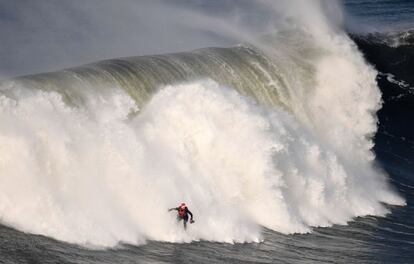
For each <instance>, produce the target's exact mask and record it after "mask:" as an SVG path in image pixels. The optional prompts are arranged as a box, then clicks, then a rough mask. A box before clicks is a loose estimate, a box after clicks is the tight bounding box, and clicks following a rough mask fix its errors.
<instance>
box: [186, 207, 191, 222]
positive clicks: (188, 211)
mask: <svg viewBox="0 0 414 264" xmlns="http://www.w3.org/2000/svg"><path fill="white" fill-rule="evenodd" d="M186 211H187V213H188V214H189V215H191V220H193V213H191V212H190V210H188V208H186Z"/></svg>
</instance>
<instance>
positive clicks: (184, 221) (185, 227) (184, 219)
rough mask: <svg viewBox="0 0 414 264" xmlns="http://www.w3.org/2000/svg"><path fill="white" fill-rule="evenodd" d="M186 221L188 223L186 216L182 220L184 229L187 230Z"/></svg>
mask: <svg viewBox="0 0 414 264" xmlns="http://www.w3.org/2000/svg"><path fill="white" fill-rule="evenodd" d="M187 221H188V216H185V217H184V218H183V223H184V229H187Z"/></svg>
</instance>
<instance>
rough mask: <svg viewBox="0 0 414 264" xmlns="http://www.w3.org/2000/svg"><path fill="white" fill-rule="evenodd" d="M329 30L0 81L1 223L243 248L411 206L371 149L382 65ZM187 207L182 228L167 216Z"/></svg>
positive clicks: (80, 235)
mask: <svg viewBox="0 0 414 264" xmlns="http://www.w3.org/2000/svg"><path fill="white" fill-rule="evenodd" d="M323 33H324V34H323V35H321V32H316V33H315V32H313V33H312V32H309V31H306V30H305V31H300V30H295V31H292V30H291V31H283V32H279V33H278V34H277V35H276V36H275V37H272V38H271V39H268V40H266V41H267V45H265V46H260V45H256V46H248V45H240V46H237V47H231V48H207V49H200V50H196V51H193V52H187V53H178V54H168V55H158V56H145V57H132V58H123V59H117V60H107V61H102V62H98V63H94V64H90V65H85V66H81V67H78V68H72V69H67V70H64V71H60V72H54V73H46V74H39V75H32V76H24V77H20V78H15V79H12V80H8V81H3V82H2V83H1V88H0V90H1V96H0V109H1V111H0V120H1V122H0V123H1V125H0V142H1V143H0V146H1V150H0V153H1V155H0V157H1V160H0V173H1V175H2V177H1V178H0V216H1V219H2V222H3V223H6V224H8V225H11V226H14V227H16V228H18V229H20V230H23V231H26V232H31V233H36V234H43V235H47V236H51V237H54V238H57V239H60V240H64V241H68V242H73V243H80V244H91V245H98V246H113V245H116V244H117V243H119V242H121V241H122V242H126V243H133V244H136V243H143V242H144V241H146V240H148V239H150V240H160V241H171V242H183V241H192V240H210V241H220V242H229V243H233V242H251V241H260V240H261V227H266V228H270V229H272V230H275V231H278V232H281V233H286V234H289V233H304V232H309V231H311V228H312V227H316V226H330V225H332V224H346V222H347V221H350V220H352V218H354V217H356V216H364V215H384V214H386V213H388V210H387V208H386V206H385V205H384V203H385V204H395V205H403V204H404V200H403V199H402V198H400V197H399V195H397V194H395V193H394V192H393V191H392V190H391V189H390V187H389V186H388V184H387V182H386V175H385V174H384V172H382V171H381V169H380V168H379V167H378V166H376V165H375V164H374V158H375V157H374V155H373V153H372V151H371V149H372V147H373V142H372V137H373V135H374V134H375V132H376V129H377V125H376V122H377V121H376V115H375V113H376V111H377V110H378V109H379V108H380V107H381V94H380V92H379V89H378V88H377V85H376V81H375V77H376V72H375V71H374V70H373V69H372V68H371V67H370V66H369V65H367V64H366V63H365V62H364V60H363V58H362V56H361V54H360V53H359V51H358V50H357V48H356V46H355V45H354V44H353V42H352V41H351V40H350V39H349V38H348V37H347V36H346V35H345V34H343V33H340V32H339V33H338V32H335V31H328V32H323ZM269 47H271V48H269ZM180 201H186V202H187V204H188V205H189V208H190V210H192V211H193V213H194V214H195V219H196V221H197V222H196V224H194V225H191V226H190V228H189V230H188V231H187V232H182V227H181V225H178V224H177V223H176V220H175V216H174V215H172V214H170V213H168V212H167V210H166V209H167V208H169V207H174V206H176V204H177V203H178V202H180Z"/></svg>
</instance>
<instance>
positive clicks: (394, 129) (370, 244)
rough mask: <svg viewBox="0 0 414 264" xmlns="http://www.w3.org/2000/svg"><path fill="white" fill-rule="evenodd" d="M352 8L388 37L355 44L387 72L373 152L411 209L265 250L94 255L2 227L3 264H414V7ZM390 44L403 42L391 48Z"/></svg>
mask: <svg viewBox="0 0 414 264" xmlns="http://www.w3.org/2000/svg"><path fill="white" fill-rule="evenodd" d="M345 6H346V8H347V10H348V12H349V13H351V14H352V16H353V17H354V18H357V20H358V21H363V23H365V25H367V28H368V27H370V28H371V29H372V28H383V29H384V28H386V29H387V30H386V31H387V32H386V33H381V34H377V33H375V34H372V33H371V34H367V33H363V34H362V33H360V32H359V33H360V34H353V35H352V37H353V39H354V40H355V42H356V43H357V45H358V46H359V48H360V49H361V51H362V52H363V54H364V56H365V58H366V59H367V60H368V61H369V62H370V63H371V64H372V65H374V67H376V69H377V70H378V71H379V72H380V74H379V75H378V77H377V79H378V84H379V86H380V89H381V91H382V93H383V101H384V105H383V108H382V109H381V110H380V111H379V112H378V119H379V131H378V133H377V135H376V137H375V148H374V150H375V153H376V155H377V161H378V162H379V163H380V164H381V166H382V167H383V168H384V169H385V170H386V171H387V172H388V174H389V175H390V181H391V182H392V184H393V186H395V188H396V189H397V190H398V191H399V192H400V193H401V194H402V195H403V197H404V198H405V199H406V201H407V206H405V207H390V210H391V211H392V213H391V214H390V215H388V216H387V217H384V218H381V217H363V218H358V219H355V221H352V222H350V223H349V224H348V225H346V226H333V227H330V228H317V229H315V230H314V231H313V233H311V234H302V235H282V234H279V233H276V232H273V231H270V230H265V231H264V234H263V238H264V241H263V242H262V243H246V244H235V245H232V244H222V243H211V242H193V243H188V244H172V243H162V242H149V243H148V244H146V245H143V246H132V245H119V247H117V248H113V249H106V250H90V249H85V248H82V247H80V246H77V245H72V244H68V243H64V242H60V241H56V240H54V239H51V238H48V237H44V236H38V235H31V234H25V233H22V232H20V231H16V230H15V229H13V228H9V227H5V226H0V263H414V204H413V202H414V178H413V174H414V123H413V117H414V41H413V42H411V40H410V37H407V34H406V33H408V35H410V33H409V30H410V29H414V1H402V0H393V1H391V0H389V1H374V0H365V1H364V0H348V1H346V2H345ZM390 33H391V35H390ZM390 38H393V40H395V39H397V40H398V38H401V40H404V41H400V42H399V43H403V44H402V45H390V41H389V39H390ZM393 43H395V42H393Z"/></svg>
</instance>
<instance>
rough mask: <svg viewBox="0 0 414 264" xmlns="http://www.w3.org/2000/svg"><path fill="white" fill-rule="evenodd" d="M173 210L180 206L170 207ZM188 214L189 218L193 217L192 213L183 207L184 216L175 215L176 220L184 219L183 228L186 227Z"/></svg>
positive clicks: (178, 208)
mask: <svg viewBox="0 0 414 264" xmlns="http://www.w3.org/2000/svg"><path fill="white" fill-rule="evenodd" d="M172 209H173V210H176V211H179V210H180V207H176V208H172ZM188 215H191V219H193V214H192V213H191V212H190V210H188V207H187V206H186V207H185V213H184V216H183V217H181V216H180V215H177V219H178V220H184V228H186V227H187V222H188Z"/></svg>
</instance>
